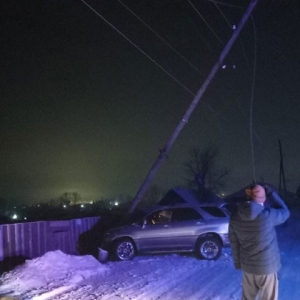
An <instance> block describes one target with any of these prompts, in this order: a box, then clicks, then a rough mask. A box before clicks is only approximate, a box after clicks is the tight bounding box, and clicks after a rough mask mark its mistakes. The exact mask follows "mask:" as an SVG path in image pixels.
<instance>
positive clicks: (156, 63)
mask: <svg viewBox="0 0 300 300" xmlns="http://www.w3.org/2000/svg"><path fill="white" fill-rule="evenodd" d="M80 1H81V2H82V3H84V4H85V5H86V6H87V7H88V8H89V9H90V10H92V11H93V12H94V13H95V14H96V15H97V16H98V17H100V18H101V19H102V20H103V21H104V22H106V23H107V24H108V25H109V26H111V27H112V28H113V29H114V30H116V31H117V32H118V33H119V34H120V35H121V36H122V37H123V38H124V39H126V40H127V41H128V42H129V43H130V44H131V45H132V46H134V47H135V48H136V49H138V50H139V51H140V52H141V53H143V54H144V55H145V56H146V57H147V58H148V59H149V60H151V61H152V62H153V63H154V64H155V65H156V66H157V67H159V68H160V69H161V70H162V71H164V72H165V73H166V74H167V75H168V76H169V77H171V78H172V79H173V80H174V81H175V82H176V83H178V84H179V85H180V86H181V87H183V88H184V89H185V90H186V91H187V92H188V93H189V94H191V95H192V96H195V93H194V92H193V91H191V90H190V89H189V88H187V87H186V86H185V85H184V84H183V83H181V82H180V81H179V80H178V79H177V78H176V77H174V76H173V75H172V74H171V73H169V72H168V71H167V70H166V69H164V68H163V67H162V66H161V65H160V64H159V63H158V62H156V61H155V60H154V59H153V58H152V57H150V56H149V55H148V54H147V53H146V52H145V51H143V50H142V49H141V48H140V47H139V46H138V45H136V44H135V43H134V42H132V41H131V40H130V39H129V38H128V37H127V36H126V35H125V34H123V33H122V32H121V31H120V30H119V29H118V28H116V27H115V26H114V25H113V24H111V23H110V22H109V21H108V20H106V19H105V18H104V17H103V16H102V15H101V14H100V13H98V12H97V11H96V10H95V9H94V8H93V7H91V6H90V5H89V4H88V3H86V2H85V1H84V0H80Z"/></svg>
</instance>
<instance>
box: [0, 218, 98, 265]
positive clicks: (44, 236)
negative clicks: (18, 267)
mask: <svg viewBox="0 0 300 300" xmlns="http://www.w3.org/2000/svg"><path fill="white" fill-rule="evenodd" d="M99 221H100V218H99V217H89V218H84V219H74V220H66V221H39V222H28V223H16V224H6V225H0V261H2V260H4V259H6V258H9V257H18V256H22V257H26V258H30V259H32V258H35V257H39V256H42V255H43V254H45V253H46V252H48V251H54V250H61V251H63V252H64V253H66V254H73V255H76V254H79V251H78V242H79V239H80V236H84V235H85V233H86V232H89V231H91V230H93V228H94V227H95V226H96V225H97V224H99ZM88 236H89V235H86V237H88ZM86 242H87V243H88V242H89V241H86Z"/></svg>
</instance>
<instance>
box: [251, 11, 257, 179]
mask: <svg viewBox="0 0 300 300" xmlns="http://www.w3.org/2000/svg"><path fill="white" fill-rule="evenodd" d="M251 18H252V16H251ZM252 24H253V33H254V63H253V77H252V79H253V80H252V88H251V101H250V124H249V126H250V128H249V133H250V145H251V158H252V171H253V180H254V182H255V181H256V174H255V160H254V145H253V102H254V87H255V77H256V64H257V39H256V27H255V23H254V22H253V19H252Z"/></svg>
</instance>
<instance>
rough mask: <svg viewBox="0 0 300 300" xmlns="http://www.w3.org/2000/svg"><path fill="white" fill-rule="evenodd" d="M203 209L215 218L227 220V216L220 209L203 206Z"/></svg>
mask: <svg viewBox="0 0 300 300" xmlns="http://www.w3.org/2000/svg"><path fill="white" fill-rule="evenodd" d="M201 209H203V210H204V211H206V212H207V213H209V214H210V215H212V216H213V217H219V218H225V217H227V216H226V214H225V213H224V212H223V211H222V210H221V209H220V208H218V207H211V206H201Z"/></svg>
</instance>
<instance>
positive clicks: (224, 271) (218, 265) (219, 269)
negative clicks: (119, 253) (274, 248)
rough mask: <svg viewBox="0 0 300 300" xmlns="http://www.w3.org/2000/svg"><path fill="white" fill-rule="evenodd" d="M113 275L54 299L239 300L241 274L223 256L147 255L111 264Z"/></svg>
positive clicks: (109, 265) (229, 258) (86, 282)
mask: <svg viewBox="0 0 300 300" xmlns="http://www.w3.org/2000/svg"><path fill="white" fill-rule="evenodd" d="M107 266H108V267H109V269H110V275H109V276H107V277H105V276H103V275H101V276H95V277H92V278H90V279H88V280H87V281H83V282H82V283H81V286H78V287H77V288H76V289H75V290H72V291H70V292H69V293H65V294H64V295H61V296H57V297H56V298H54V299H57V300H58V299H60V300H69V299H74V300H75V299H86V300H92V299H103V300H115V299H126V300H129V299H136V300H145V299H165V300H168V299H170V300H171V299H203V300H209V299H210V300H212V299H215V300H217V299H220V300H221V299H222V300H224V299H239V295H240V273H239V272H236V271H235V270H234V269H233V267H232V262H231V257H230V256H229V255H227V254H226V252H225V253H224V255H223V256H222V257H221V259H219V260H218V261H211V262H209V261H201V260H198V259H196V258H195V257H193V256H190V257H187V256H179V255H168V256H146V257H137V258H136V259H134V260H133V261H131V262H109V263H108V264H107ZM216 287H217V288H216Z"/></svg>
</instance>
